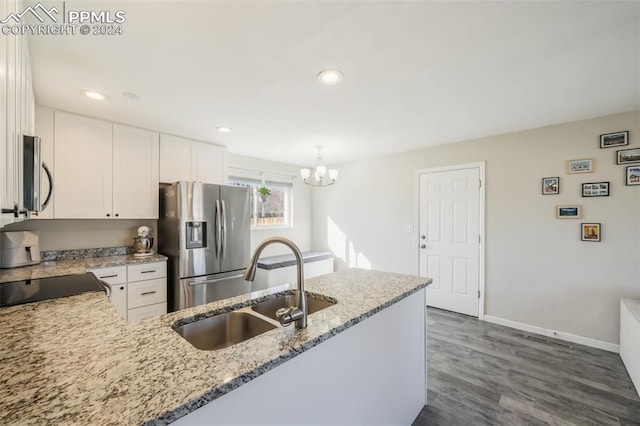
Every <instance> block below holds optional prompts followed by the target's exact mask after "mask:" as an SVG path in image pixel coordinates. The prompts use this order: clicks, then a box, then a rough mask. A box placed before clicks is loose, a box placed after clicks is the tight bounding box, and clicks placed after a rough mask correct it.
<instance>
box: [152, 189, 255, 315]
mask: <svg viewBox="0 0 640 426" xmlns="http://www.w3.org/2000/svg"><path fill="white" fill-rule="evenodd" d="M249 215H250V212H249V190H248V189H247V188H241V187H236V186H227V185H213V184H206V183H200V182H176V183H174V184H172V185H169V186H167V187H164V188H161V189H160V218H159V220H158V235H157V241H158V252H159V253H160V254H164V255H165V256H167V257H168V258H169V261H168V263H167V285H168V292H167V294H168V297H169V301H168V302H169V305H168V306H169V310H170V311H177V310H180V309H185V308H189V307H192V306H197V305H202V304H205V303H209V302H213V301H216V300H221V299H225V298H228V297H233V296H236V295H239V294H243V293H248V292H250V291H251V283H250V282H247V281H245V280H243V279H242V272H243V270H244V268H245V267H246V266H247V265H248V263H249V256H250V253H249V250H250V248H249V243H250V242H249V239H250V224H249Z"/></svg>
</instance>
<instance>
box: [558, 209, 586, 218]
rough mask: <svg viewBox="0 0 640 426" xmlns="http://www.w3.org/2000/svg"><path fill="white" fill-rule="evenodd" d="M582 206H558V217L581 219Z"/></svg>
mask: <svg viewBox="0 0 640 426" xmlns="http://www.w3.org/2000/svg"><path fill="white" fill-rule="evenodd" d="M581 217H582V206H556V219H580V218H581Z"/></svg>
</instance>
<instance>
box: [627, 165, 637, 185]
mask: <svg viewBox="0 0 640 426" xmlns="http://www.w3.org/2000/svg"><path fill="white" fill-rule="evenodd" d="M626 183H627V185H630V186H631V185H640V166H627V181H626Z"/></svg>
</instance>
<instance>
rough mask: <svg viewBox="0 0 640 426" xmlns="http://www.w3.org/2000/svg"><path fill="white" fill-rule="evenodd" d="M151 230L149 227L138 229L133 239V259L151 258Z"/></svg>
mask: <svg viewBox="0 0 640 426" xmlns="http://www.w3.org/2000/svg"><path fill="white" fill-rule="evenodd" d="M152 235H153V230H152V229H151V227H149V226H141V227H139V228H138V236H137V237H134V238H133V249H134V250H135V253H134V254H133V255H134V256H135V257H146V256H152V255H153V254H154V253H153V251H151V248H152V247H153V236H152Z"/></svg>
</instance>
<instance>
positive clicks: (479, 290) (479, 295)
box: [478, 290, 480, 299]
mask: <svg viewBox="0 0 640 426" xmlns="http://www.w3.org/2000/svg"><path fill="white" fill-rule="evenodd" d="M478 299H480V290H478Z"/></svg>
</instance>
